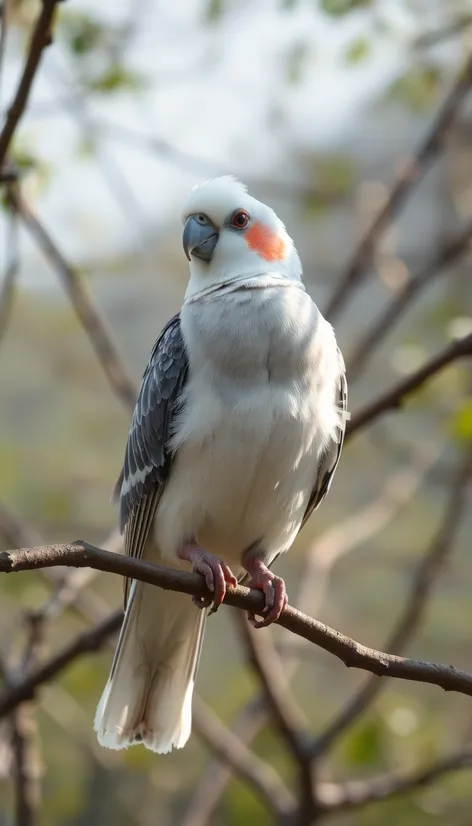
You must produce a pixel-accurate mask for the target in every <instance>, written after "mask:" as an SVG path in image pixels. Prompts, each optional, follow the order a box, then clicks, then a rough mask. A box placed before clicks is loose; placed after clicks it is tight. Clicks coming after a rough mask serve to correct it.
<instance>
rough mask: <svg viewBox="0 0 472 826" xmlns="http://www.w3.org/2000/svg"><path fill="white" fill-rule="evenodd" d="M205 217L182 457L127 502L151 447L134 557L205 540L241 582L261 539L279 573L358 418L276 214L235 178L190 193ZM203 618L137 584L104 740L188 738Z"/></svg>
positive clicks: (180, 437)
mask: <svg viewBox="0 0 472 826" xmlns="http://www.w3.org/2000/svg"><path fill="white" fill-rule="evenodd" d="M236 209H243V210H246V212H247V214H248V216H249V217H250V221H251V223H250V224H249V227H251V225H253V223H257V225H258V227H259V226H263V227H264V228H266V229H267V232H266V234H265V235H264V234H262V235H261V233H260V232H259V230H257V232H258V233H259V234H258V235H257V234H256V233H253V236H254V237H255V238H256V240H257V238H259V237H262V238H263V243H266V241H265V240H264V239H267V238H268V239H269V241H270V243H272V241H273V238H277V239H281V246H280V247H274V245H273V243H272V246H271V247H270V249H269V248H267V249H266V248H265V247H261V248H259V249H258V248H257V244H256V243H255V242H251V243H249V241H250V240H251V237H250V236H249V233H248V234H246V237H245V234H244V232H236V231H235V230H234V229H233V228H231V225H229V224H228V220H229V219H228V216H231V215H232V214H233V212H234V210H236ZM196 213H198V214H199V215H200V214H203V215H204V217H206V216H208V219H209V222H210V226H214V227H217V230H218V240H217V243H216V247H215V249H214V251H213V253H212V256H211V258H210V260H202V259H201V258H199V257H198V256H197V254H196V253H195V252H194V253H193V254H192V255H191V262H190V273H191V277H190V282H189V288H188V290H187V294H186V300H185V302H184V305H183V307H182V310H181V313H180V333H181V336H182V340H183V343H184V346H185V352H186V356H187V360H188V364H187V368H188V373H187V376H186V381H185V384H183V385H182V389H181V390H179V400H180V402H183V405H182V406H181V408H180V409H179V411H178V412H174V415H173V419H172V424H171V427H170V429H169V432H168V436H167V450H168V453H169V454H171V455H172V463H171V466H170V472H168V475H167V479H166V481H165V483H164V484H161V483H160V482H157V483H156V481H155V480H154V482H153V483H152V484H151V485H150V486H148V488H147V489H146V490H144V492H143V491H141V489H140V491H138V493H139V496H136V497H135V499H134V500H133V501H131V504H130V503H129V502H128V500H127V499H126V497H127V496H129V495H130V490H131V492H132V490H133V485H134V484H135V481H136V480H137V481H138V482H141V483H142V480H143V478H144V475H145V473H146V472H147V471H146V468H147V467H148V466H150V464H152V462H151V461H150V459H149V455H150V453H151V451H150V450H149V451H148V454H149V455H148V454H146V455H144V456H143V455H142V454H143V451H142V450H141V453H140V455H141V463H140V464H139V463H136V468H135V467H134V465H133V463H132V461H131V462H130V465H129V467H128V472H126V467H127V465H126V460H125V473H124V477H123V480H122V485H121V496H122V504H123V502H124V503H125V505H126V507H127V508H128V511H129V513H128V517H127V518H128V519H129V522H128V525H127V528H126V533H125V536H127V537H129V536H130V531H131V533H132V537H131V539H129V538H128V545H127V551H128V553H132V554H133V555H138V556H142V557H143V558H144V559H146V560H149V561H154V562H161V563H162V562H163V563H164V564H167V565H169V566H172V567H182V566H186V567H189V564H188V563H187V562H185V561H183V560H182V559H181V558H179V554H181V549H182V547H183V546H185V544H186V543H189V542H192V543H195V545H197V546H198V547H200V548H202V549H204V551H205V552H206V553H207V554H213V555H215V556H218V557H222V558H223V560H224V562H225V563H226V564H227V565H229V566H230V567H231V569H232V571H233V573H234V574H235V575H236V576H237V577H239V576H240V575H241V574H242V573H244V570H245V568H246V569H248V568H250V565H249V563H250V562H251V558H250V557H249V558H248V557H246V556H244V552H245V551H246V550H247V549H248V548H251V547H252V546H255V547H256V548H257V553H258V555H259V556H261V555H262V558H263V562H264V565H267V566H269V565H270V564H271V563H272V561H273V560H274V559H275V557H276V556H277V555H278V554H280V553H283V552H285V551H287V550H288V549H289V548H290V546H291V544H292V543H293V541H294V539H295V537H296V535H297V533H298V531H299V530H300V527H301V525H302V523H303V521H304V518H305V516H306V512H307V508H309V510H310V508H311V507H313V506H315V507H316V506H317V505H318V504H319V502H320V501H321V499H322V498H323V496H324V495H325V493H326V491H327V489H328V487H329V484H330V481H331V478H332V474H333V473H334V469H335V467H336V464H337V461H338V458H339V453H340V446H341V442H342V435H343V432H344V426H345V418H346V414H345V380H344V365H343V361H342V357H341V355H340V352H339V350H338V348H337V345H336V340H335V336H334V333H333V330H332V328H331V326H330V325H329V324H328V323H327V322H326V321H325V319H324V318H323V316H322V315H321V313H320V312H319V310H318V309H317V307H316V306H315V304H314V303H313V302H312V300H311V298H310V297H309V296H308V294H307V293H306V292H305V290H304V288H303V285H302V282H301V266H300V262H299V258H298V255H297V253H296V250H295V248H294V246H293V243H292V241H291V239H290V238H289V237H288V235H287V233H286V231H285V228H284V226H283V224H282V223H281V222H280V221H279V219H278V218H277V216H275V214H274V213H273V211H272V210H270V208H269V207H267V206H265V205H264V204H260V203H259V202H258V201H255V199H253V198H251V197H250V196H249V195H247V194H246V191H245V188H244V187H242V185H241V184H239V183H238V182H235V181H234V180H233V179H229V178H224V179H216V180H215V181H210V182H208V183H207V184H205V185H203V186H202V187H199V188H196V189H194V190H193V191H192V193H191V196H190V200H189V205H188V207H187V210H186V212H185V215H184V220H185V221H187V219H189V216H192V215H194V214H196ZM270 233H272V235H270ZM207 235H209V232H207ZM270 239H272V241H271V240H270ZM213 240H214V239H213ZM261 243H262V242H261ZM267 243H268V242H267ZM255 247H256V248H255ZM268 249H269V252H270V250H271V249H282V251H283V257H282V258H280V259H278V260H273V259H272V260H270V261H269V260H267V257H266V256H267V255H268V251H267V250H268ZM156 352H158V350H157V351H156ZM144 385H145V382H144ZM144 385H143V386H144ZM146 394H148V391H147V389H146V387H144V392H143V391H142V394H141V395H142V397H143V398H142V399H141V402H139V401H138V406H139V404H141V406H142V407H143V410H144V412H143V411H141V412H139V415H138V416H136V414H135V418H134V419H133V424H132V428H131V430H130V440H129V443H128V445H130V443H131V442H132V433H133V428H134V430H135V431H136V428H137V427H141V430H142V432H143V433H144V431H145V430H146V421H147V419H146V415H151V413H152V405H151V404H150V403H149V404H148V407H149V409H150V410H151V412H149V411H148V413H147V414H146V410H147V408H146V405H145V401H146V398H147V395H146ZM148 395H149V394H148ZM164 395H165V394H164ZM140 416H141V418H140ZM150 432H151V431H150ZM141 435H142V434H141ZM143 439H144V436H143ZM151 441H152V440H151ZM135 452H136V451H135ZM144 453H145V451H144ZM131 459H132V457H131ZM153 499H154V500H156V501H155V502H154V501H153ZM143 501H144V502H146V503H147V502H150V504H149V506H148V505H143V504H142V502H143ZM137 503H138V504H137ZM135 523H136V524H137V525H138V527H137V528H136V527H135V526H134V525H135ZM129 525H131V526H132V528H131V529H130V527H129ZM133 526H134V527H133ZM203 617H204V614H203V612H201V611H199V610H198V609H197V608H196V606H195V605H194V604H193V603H192V602H191V600H190V598H188V597H186V596H183V595H180V594H176V593H171V592H164V591H160V590H159V589H156V588H153V587H152V586H148V585H143V584H141V583H134V584H133V586H132V588H131V590H130V598H129V601H128V607H127V611H126V618H125V623H124V626H123V631H122V634H121V637H120V641H119V643H118V647H117V653H116V655H115V662H114V665H113V668H112V673H111V676H110V680H109V682H108V684H107V687H106V688H105V691H104V694H103V696H102V700H101V702H100V705H99V707H98V710H97V716H96V721H95V727H96V730H97V732H98V737H99V740H100V742H101V743H102V745H105V746H108V747H110V748H123V747H125V746H127V745H129V744H130V743H132V742H133V741H136V739H138V740H141V741H142V742H144V743H145V745H147V746H148V747H149V748H151V749H153V750H154V751H158V752H167V751H169V750H170V748H171V747H172V746H174V747H177V748H179V747H181V746H183V745H184V744H185V742H186V740H187V739H188V736H189V734H190V728H191V698H192V691H193V685H194V679H195V671H196V666H197V661H198V654H199V649H200V645H201V639H202V634H203V623H204V618H203Z"/></svg>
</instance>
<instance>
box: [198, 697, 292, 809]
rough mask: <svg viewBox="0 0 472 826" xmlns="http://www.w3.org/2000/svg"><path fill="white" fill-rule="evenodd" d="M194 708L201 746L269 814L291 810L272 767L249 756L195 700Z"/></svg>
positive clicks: (289, 801) (255, 757)
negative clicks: (250, 790)
mask: <svg viewBox="0 0 472 826" xmlns="http://www.w3.org/2000/svg"><path fill="white" fill-rule="evenodd" d="M194 708H195V710H196V712H197V713H196V715H195V725H194V728H195V730H196V732H197V734H198V735H199V737H200V738H201V739H202V740H203V742H204V743H205V744H206V745H207V746H208V747H209V748H210V749H211V750H212V751H213V752H215V753H216V754H217V755H218V757H219V759H220V760H222V761H223V762H224V763H226V764H227V765H228V766H231V768H232V769H233V771H234V772H235V773H236V774H237V775H238V776H239V777H241V778H242V779H243V780H245V781H246V783H247V784H248V785H249V786H251V787H252V788H253V789H254V790H255V792H256V793H257V794H258V795H259V796H260V797H261V798H262V799H263V800H264V802H265V804H266V806H267V807H268V809H269V811H272V812H274V810H275V812H276V813H277V814H278V815H279V816H280V815H281V814H288V813H289V812H291V811H292V810H293V809H294V807H295V801H294V799H293V796H292V795H291V794H290V792H289V791H288V790H287V789H286V788H285V786H284V785H283V783H282V781H281V780H280V777H279V776H278V774H277V773H276V772H275V770H274V769H273V768H272V766H270V764H269V763H265V762H264V761H263V760H261V759H260V758H259V757H257V756H256V755H255V754H254V753H253V752H251V751H250V750H249V749H248V748H247V746H245V745H244V743H243V742H242V741H241V740H240V739H239V737H237V736H236V735H235V734H234V733H233V732H232V731H230V730H229V729H227V728H226V726H224V725H223V724H222V723H221V722H220V721H219V720H218V718H217V717H216V716H215V715H214V714H213V712H212V711H210V709H209V708H208V707H207V706H206V705H205V703H204V702H203V701H202V700H200V699H199V698H198V697H195V699H194Z"/></svg>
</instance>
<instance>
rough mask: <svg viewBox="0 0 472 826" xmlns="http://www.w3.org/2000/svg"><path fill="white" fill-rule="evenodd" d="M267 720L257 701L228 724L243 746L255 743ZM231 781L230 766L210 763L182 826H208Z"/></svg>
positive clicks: (262, 707)
mask: <svg viewBox="0 0 472 826" xmlns="http://www.w3.org/2000/svg"><path fill="white" fill-rule="evenodd" d="M199 707H200V706H199V704H198V703H197V704H196V705H195V706H194V719H195V722H196V723H197V721H198V723H199V724H201V722H202V721H200V720H199ZM266 717H267V715H266V709H265V704H263V702H262V699H261V698H259V697H257V698H256V700H251V701H250V702H249V703H248V705H247V706H246V707H245V708H244V709H243V710H242V712H241V713H240V714H239V715H238V717H237V719H236V721H235V722H233V723H232V724H231V731H232V732H233V734H234V735H235V736H237V738H238V741H239V742H240V743H242V744H243V745H246V744H248V743H250V742H251V740H253V739H254V737H255V736H256V734H257V732H258V731H259V729H260V728H261V724H262V723H264V722H265V721H266ZM231 778H232V770H231V768H230V766H229V764H227V763H222V762H221V760H219V759H218V758H215V759H214V760H211V761H210V764H209V766H208V767H207V769H206V771H205V773H204V775H203V777H202V779H201V781H200V783H199V785H198V786H197V789H196V791H195V793H194V795H193V796H192V797H191V799H190V801H189V804H188V806H187V809H186V811H185V815H184V816H183V819H182V822H181V826H207V825H208V823H210V819H211V817H212V815H213V812H214V811H215V809H216V807H217V805H218V802H219V800H220V799H221V797H222V795H223V793H224V790H225V788H226V786H227V784H228V783H229V781H230V780H231Z"/></svg>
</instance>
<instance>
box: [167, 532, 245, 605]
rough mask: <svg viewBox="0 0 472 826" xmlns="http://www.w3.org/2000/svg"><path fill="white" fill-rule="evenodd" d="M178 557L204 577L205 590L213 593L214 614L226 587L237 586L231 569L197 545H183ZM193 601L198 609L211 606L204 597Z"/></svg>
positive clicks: (194, 598)
mask: <svg viewBox="0 0 472 826" xmlns="http://www.w3.org/2000/svg"><path fill="white" fill-rule="evenodd" d="M179 557H180V558H181V559H186V560H187V562H190V563H191V565H192V571H194V572H195V573H197V574H202V576H203V577H205V582H206V585H207V588H208V590H209V591H211V592H212V593H213V599H212V600H211V602H212V603H213V608H212V611H211V613H214V612H215V611H216V610H217V609H218V608H219V606H220V605H221V603H222V602H223V600H224V598H225V596H226V586H227V585H232V586H233V587H234V586H235V585H237V579H236V577H235V576H234V574H233V572H232V570H231V568H229V567H228V565H226V563H225V562H223V560H222V559H220V558H219V557H218V556H214V555H213V554H210V553H208V551H204V550H203V549H202V548H199V547H198V545H193V544H186V545H184V546H183V547H182V548H181V549H180V551H179ZM193 601H194V603H195V605H196V606H197V607H198V608H208V606H209V605H210V604H211V602H210V601H209V600H208V599H205V598H204V597H193Z"/></svg>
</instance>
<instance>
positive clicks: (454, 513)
mask: <svg viewBox="0 0 472 826" xmlns="http://www.w3.org/2000/svg"><path fill="white" fill-rule="evenodd" d="M471 475H472V451H469V453H468V455H467V457H466V459H465V461H464V462H463V463H462V465H461V466H460V467H459V469H458V471H457V474H456V478H455V479H454V483H453V484H452V486H451V491H450V495H449V499H448V502H447V505H446V509H445V512H444V516H443V519H442V522H441V525H440V527H439V530H438V531H437V533H436V535H435V537H434V539H433V541H432V542H431V545H430V547H429V549H428V551H427V552H426V554H425V555H424V556H423V558H422V560H421V562H420V564H419V565H418V569H417V571H416V574H415V576H414V578H413V581H412V583H411V586H410V592H409V595H408V598H407V600H406V603H405V605H404V608H403V611H402V613H401V615H400V617H399V619H398V621H397V623H396V625H395V627H394V629H393V631H392V633H391V634H390V637H389V639H388V640H387V642H386V644H385V648H386V649H387V651H393V652H395V653H396V654H400V653H401V651H403V650H404V648H405V646H406V645H407V643H408V642H409V641H410V640H411V638H412V636H413V634H414V633H415V631H416V630H417V629H418V627H419V625H420V622H421V620H422V619H423V617H424V612H425V609H426V605H427V601H428V598H429V596H430V594H431V591H432V588H433V585H434V584H435V582H436V579H437V577H438V575H439V573H440V571H441V569H442V566H443V565H444V562H445V560H446V558H447V556H448V554H449V553H450V552H451V551H452V548H453V545H454V541H455V538H456V535H457V533H458V531H459V528H460V526H461V521H462V516H463V514H464V510H465V507H466V504H467V496H466V486H467V483H468V482H469V481H470V478H471ZM382 687H383V684H382V683H381V681H380V680H377V679H376V678H375V677H371V678H370V679H369V680H367V682H366V683H365V684H364V685H363V686H362V687H361V688H360V689H359V691H358V692H357V693H356V694H355V695H354V696H353V697H352V698H351V699H350V700H349V701H348V702H347V704H346V706H345V707H344V708H343V709H342V710H341V712H340V713H339V714H338V716H337V717H335V719H334V720H333V721H332V723H330V724H329V725H328V726H327V728H326V729H325V731H324V732H322V733H321V734H320V735H319V737H318V738H317V740H316V742H315V743H314V745H313V755H314V756H319V755H321V754H324V753H325V752H326V751H327V750H328V749H329V748H331V746H332V745H333V743H334V741H335V740H337V739H338V737H340V736H341V735H342V734H343V733H344V732H345V731H346V730H347V729H348V728H350V727H351V726H352V724H353V723H354V722H355V720H357V719H358V718H359V717H360V715H361V714H362V713H363V712H364V711H365V710H366V709H367V708H368V707H369V706H370V705H371V703H372V702H373V701H374V699H375V698H376V696H377V694H378V693H379V691H380V690H381V689H382Z"/></svg>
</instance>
